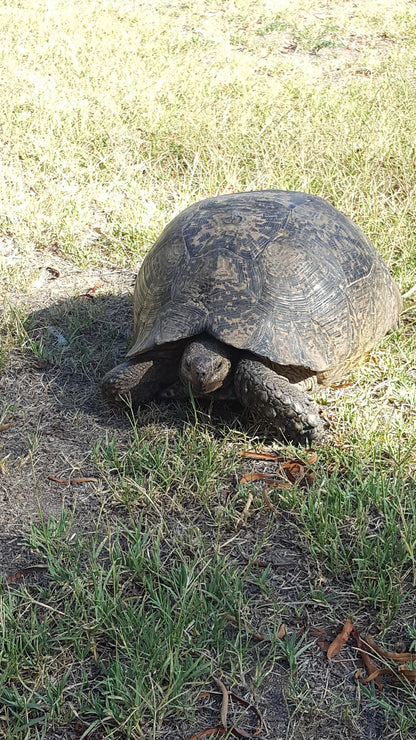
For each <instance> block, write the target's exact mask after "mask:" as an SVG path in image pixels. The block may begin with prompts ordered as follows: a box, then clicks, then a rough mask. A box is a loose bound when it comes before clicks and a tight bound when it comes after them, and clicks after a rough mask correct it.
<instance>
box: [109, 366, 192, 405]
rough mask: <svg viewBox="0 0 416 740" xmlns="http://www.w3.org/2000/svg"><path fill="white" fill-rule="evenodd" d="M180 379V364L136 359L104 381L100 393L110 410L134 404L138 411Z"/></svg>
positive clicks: (118, 368)
mask: <svg viewBox="0 0 416 740" xmlns="http://www.w3.org/2000/svg"><path fill="white" fill-rule="evenodd" d="M177 377H178V363H177V362H175V361H171V362H170V363H169V362H167V361H166V359H165V358H158V357H156V358H151V359H149V357H147V359H145V358H140V357H134V358H132V359H128V360H126V361H125V362H122V363H121V365H117V367H115V368H113V370H110V371H109V372H108V373H107V374H106V375H105V376H104V378H103V379H102V381H101V392H102V394H103V397H104V399H105V400H106V401H107V403H109V404H110V406H118V407H121V408H126V403H128V402H129V401H131V405H132V407H133V409H134V410H135V411H136V410H137V408H138V407H139V406H141V405H142V404H143V403H149V401H152V400H153V399H154V398H156V397H157V396H158V395H159V393H160V392H161V391H163V390H164V389H165V388H166V387H167V386H169V385H171V384H172V383H174V381H175V380H176V379H177Z"/></svg>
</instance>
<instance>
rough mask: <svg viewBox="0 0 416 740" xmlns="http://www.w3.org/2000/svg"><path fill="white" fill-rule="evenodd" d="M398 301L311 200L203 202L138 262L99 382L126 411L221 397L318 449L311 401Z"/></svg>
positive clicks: (364, 246)
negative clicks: (127, 341)
mask: <svg viewBox="0 0 416 740" xmlns="http://www.w3.org/2000/svg"><path fill="white" fill-rule="evenodd" d="M401 305H402V303H401V296H400V293H399V289H398V287H397V285H396V283H395V282H394V281H393V279H392V278H391V276H390V274H389V272H388V270H387V267H386V265H385V264H384V262H383V261H382V259H381V257H380V255H379V254H378V253H377V252H376V250H375V248H374V247H373V246H372V244H371V242H370V241H369V239H368V238H367V237H366V236H365V234H364V233H363V231H361V229H360V228H359V227H358V226H357V225H356V224H355V223H354V222H353V221H352V220H351V219H350V218H349V217H347V216H345V215H343V214H342V213H340V212H339V211H338V210H337V209H335V208H334V207H333V206H332V205H330V204H329V203H328V202H327V201H325V200H324V199H322V198H320V197H318V196H314V195H309V194H305V193H300V192H287V191H282V190H264V191H258V192H244V193H231V194H226V195H220V196H217V197H213V198H207V199H205V200H202V201H200V202H198V203H195V204H193V205H191V206H189V207H188V208H187V209H186V210H184V211H183V212H182V213H180V214H179V215H178V216H176V218H174V219H173V221H171V222H170V223H169V224H168V225H167V226H166V228H165V230H164V231H163V233H162V234H161V236H160V237H159V239H158V240H157V241H156V243H155V244H154V245H153V247H152V248H151V250H150V251H149V253H148V254H147V256H146V257H145V259H144V261H143V264H142V266H141V269H140V271H139V273H138V276H137V280H136V286H135V293H134V337H135V338H134V343H133V346H132V347H131V349H130V350H129V352H128V353H127V357H126V360H125V362H123V363H122V364H121V365H118V366H117V367H116V368H114V369H113V370H111V371H110V372H108V373H107V374H106V375H105V377H104V379H103V381H102V392H103V396H104V398H105V399H106V400H107V401H108V402H109V403H110V404H113V405H114V404H115V405H123V404H125V399H126V397H127V396H129V397H130V399H131V404H132V406H133V408H134V409H135V410H137V409H138V407H139V406H140V405H142V404H144V403H146V402H149V401H150V400H152V399H156V400H158V399H163V398H169V397H172V396H177V397H181V396H183V395H184V394H186V393H192V394H193V395H194V396H196V397H199V396H207V397H209V398H212V399H218V400H221V399H227V398H234V399H238V401H239V402H240V403H241V404H242V405H243V406H244V407H247V408H248V409H249V410H250V411H251V413H252V415H253V416H254V418H255V420H257V421H258V422H261V423H262V424H264V425H265V427H267V428H269V429H271V430H272V431H273V432H274V433H275V434H278V435H279V436H281V437H283V438H284V439H286V440H287V441H289V440H290V441H293V442H295V443H301V444H305V443H307V442H308V441H309V442H312V441H315V440H317V439H319V438H320V437H321V436H322V433H323V423H322V420H321V418H320V415H319V409H318V406H317V404H316V402H315V400H314V399H313V398H312V397H311V395H310V393H311V392H313V391H315V390H316V388H317V386H318V385H324V386H325V385H330V384H331V383H333V382H334V381H335V380H337V379H339V378H340V377H341V376H343V375H344V374H345V372H346V371H348V370H349V368H350V367H351V366H353V365H354V364H357V363H358V361H359V360H360V359H361V358H362V357H363V356H364V355H365V354H366V353H367V352H368V351H369V350H370V349H371V348H372V347H373V346H374V345H375V344H376V342H378V341H379V340H380V339H381V338H382V337H383V336H384V335H385V334H386V333H387V332H388V331H389V330H391V329H393V328H395V327H397V325H398V321H399V313H400V309H401Z"/></svg>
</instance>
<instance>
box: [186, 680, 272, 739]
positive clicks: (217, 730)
mask: <svg viewBox="0 0 416 740" xmlns="http://www.w3.org/2000/svg"><path fill="white" fill-rule="evenodd" d="M212 678H213V680H214V681H215V683H216V684H217V685H218V687H219V688H220V690H221V696H222V703H221V724H220V725H216V726H215V727H207V728H205V729H204V730H201V731H200V732H197V733H196V735H192V737H191V738H190V740H201V739H202V738H206V737H213V736H214V735H216V734H218V735H219V736H220V737H224V735H232V737H237V738H250V737H251V736H256V735H259V734H260V732H261V731H262V729H263V724H264V722H263V717H262V715H261V714H260V712H259V710H258V709H257V708H256V707H255V706H254V705H253V704H251V703H250V702H249V701H247V700H246V699H243V698H242V697H241V696H238V694H234V693H233V692H232V691H228V689H227V688H226V686H225V685H224V683H223V682H222V681H221V680H220V679H219V678H216V677H215V676H212ZM207 696H218V694H217V693H214V692H213V691H204V692H203V693H202V694H200V697H199V698H200V699H201V698H204V697H207ZM230 698H231V699H232V700H233V701H234V702H237V703H238V704H241V706H243V707H244V708H245V709H249V710H250V711H251V712H254V714H255V715H256V717H257V719H258V722H259V727H258V728H257V730H256V731H255V732H254V733H253V732H252V733H250V734H249V733H247V732H246V731H245V730H242V729H241V727H235V726H232V727H228V726H227V714H228V707H229V700H230Z"/></svg>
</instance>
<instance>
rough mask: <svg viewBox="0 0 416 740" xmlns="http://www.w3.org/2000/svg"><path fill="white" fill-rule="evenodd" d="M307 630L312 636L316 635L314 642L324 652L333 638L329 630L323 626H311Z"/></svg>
mask: <svg viewBox="0 0 416 740" xmlns="http://www.w3.org/2000/svg"><path fill="white" fill-rule="evenodd" d="M308 632H309V634H310V635H311V636H312V637H316V644H317V645H318V647H319V648H320V649H321V650H322V652H323V653H325V654H326V653H327V652H328V648H329V646H330V645H331V643H332V642H333V640H334V638H333V636H332V635H331V634H330V632H329V631H328V630H326V629H325V627H311V628H310V629H309V630H308Z"/></svg>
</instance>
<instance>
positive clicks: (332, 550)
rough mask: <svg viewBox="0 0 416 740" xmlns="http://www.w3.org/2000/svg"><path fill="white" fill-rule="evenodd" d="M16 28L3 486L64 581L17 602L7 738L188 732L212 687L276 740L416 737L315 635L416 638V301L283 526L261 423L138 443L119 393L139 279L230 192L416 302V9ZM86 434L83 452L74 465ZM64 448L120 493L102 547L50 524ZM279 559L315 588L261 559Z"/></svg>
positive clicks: (183, 413) (6, 58)
mask: <svg viewBox="0 0 416 740" xmlns="http://www.w3.org/2000/svg"><path fill="white" fill-rule="evenodd" d="M0 28H1V29H2V31H1V32H0V33H1V35H2V43H1V44H0V64H1V68H2V86H1V89H0V101H1V105H0V110H1V114H0V142H1V155H0V156H1V167H0V204H1V205H0V285H1V295H0V307H1V310H2V319H1V325H0V368H1V377H0V382H1V383H2V386H1V393H2V394H3V395H4V398H3V397H2V399H1V402H0V403H1V405H0V414H1V416H0V425H2V424H6V423H7V422H9V420H10V419H13V424H12V426H11V427H10V429H8V430H7V435H10V436H7V435H6V431H5V432H0V435H1V436H0V474H1V476H2V480H4V487H5V491H6V494H5V495H8V496H9V503H10V500H12V499H13V491H14V490H15V489H14V488H13V486H14V485H15V486H16V490H17V487H18V486H19V487H20V489H21V490H25V491H27V496H28V498H29V497H30V495H31V493H30V492H31V491H32V490H34V491H35V493H34V494H33V495H34V498H35V502H36V508H39V509H40V514H38V515H37V516H38V519H39V520H40V523H38V524H37V525H35V526H33V528H32V533H31V535H30V542H29V545H28V546H29V548H30V549H31V551H32V556H31V557H32V558H35V560H36V562H37V563H38V564H41V565H42V566H43V567H42V570H41V571H40V572H39V573H37V572H36V574H35V575H34V574H31V575H30V577H28V579H27V583H26V584H24V585H19V583H20V581H19V582H17V583H13V584H11V585H7V584H3V587H2V588H3V590H2V593H1V618H0V627H1V629H0V634H1V635H2V643H1V646H0V665H1V673H0V737H5V738H11V737H13V738H22V739H23V738H24V739H25V740H26V738H29V739H31V738H45V740H50V737H51V734H50V733H52V732H54V730H55V728H58V729H61V728H63V731H64V732H65V731H66V730H67V729H68V728H71V731H72V730H73V728H74V727H75V730H74V731H77V732H79V734H81V735H84V736H85V737H87V736H89V737H91V738H94V736H96V737H97V738H98V737H100V733H102V732H104V733H105V734H106V737H114V738H116V737H132V738H136V737H152V738H153V737H154V738H156V737H162V736H163V735H164V734H165V736H169V737H171V738H176V737H178V736H179V734H180V733H182V735H181V737H182V736H183V737H188V735H189V736H190V735H191V732H188V729H189V727H190V726H191V724H192V721H193V719H192V717H193V711H194V703H195V697H196V696H197V695H198V694H199V692H200V690H201V687H202V686H206V684H207V682H209V677H210V675H211V674H212V673H213V672H215V671H218V672H219V671H222V672H223V674H224V676H225V677H226V679H227V681H228V683H229V685H231V686H235V687H238V691H239V692H240V693H244V694H245V696H248V697H249V698H250V700H255V702H257V703H258V704H259V706H261V707H262V710H267V712H268V716H269V725H270V726H269V728H268V730H267V732H268V733H269V734H268V736H270V737H275V736H276V737H277V736H279V733H280V735H281V736H282V737H285V738H287V740H289V738H291V737H295V736H296V737H309V736H310V733H311V732H315V734H316V735H317V736H320V737H322V738H333V737H338V736H340V734H339V733H340V732H343V733H344V734H345V736H346V737H357V736H360V733H364V735H365V733H366V732H367V735H371V733H373V734H374V732H375V731H376V730H377V732H379V733H380V732H384V735H383V736H385V737H386V738H411V737H413V736H414V732H415V727H416V702H415V695H414V686H413V685H407V686H404V687H403V686H400V687H398V688H397V687H391V686H390V687H387V689H386V690H385V691H383V693H382V694H376V693H374V691H372V690H371V689H367V688H365V687H359V686H355V687H354V686H352V685H351V689H349V687H348V685H347V682H346V681H345V680H344V678H345V673H346V672H347V668H345V672H344V674H342V675H341V674H337V670H341V669H337V666H333V665H329V666H328V665H327V664H326V663H325V664H324V663H323V662H322V663H320V662H319V656H317V648H316V645H315V644H310V642H309V641H308V639H307V638H305V637H304V635H303V634H302V629H301V628H300V627H299V620H302V619H303V620H309V621H311V622H312V623H313V622H314V621H315V620H316V621H318V622H320V623H323V622H325V623H328V622H330V623H332V624H337V623H338V622H341V621H342V620H343V619H344V618H345V617H346V616H347V615H348V614H353V617H354V620H355V621H356V622H357V623H359V624H360V626H361V625H363V626H364V625H365V626H366V628H367V627H368V626H370V628H372V629H373V630H377V631H378V633H379V634H378V638H377V639H378V640H379V641H382V642H384V644H386V645H388V646H390V647H391V648H392V649H394V645H395V643H396V642H397V641H398V642H400V641H402V642H404V643H405V645H406V648H409V646H410V644H411V643H412V641H414V638H415V624H414V614H415V606H416V604H415V599H414V586H415V578H416V570H415V557H416V553H415V546H414V543H415V541H416V509H415V504H414V500H415V483H414V480H415V444H416V423H415V406H416V395H415V356H416V348H415V338H414V337H415V332H414V324H415V303H414V294H413V296H411V297H409V298H408V300H406V302H405V310H404V313H403V320H402V325H401V327H400V328H399V329H398V330H397V331H396V332H394V333H393V334H392V335H390V336H389V337H387V338H386V339H385V340H384V341H383V342H382V343H381V345H380V346H379V347H378V348H377V349H376V350H374V352H373V353H372V354H371V357H369V358H367V361H366V362H365V363H364V364H363V365H362V366H361V367H360V368H358V369H357V370H355V371H354V372H353V373H352V374H351V375H350V376H349V378H348V381H347V382H348V384H347V385H346V386H345V387H343V388H342V389H333V390H332V391H329V392H321V393H320V395H319V398H318V400H319V403H320V404H321V406H322V407H323V409H324V415H325V416H326V419H327V422H328V426H329V430H330V431H329V437H328V439H327V441H326V442H325V443H324V444H323V445H322V446H321V447H320V448H319V450H318V460H317V462H316V463H315V464H314V473H315V479H314V482H313V484H312V485H311V486H309V487H303V486H298V485H294V486H292V487H291V488H290V489H288V490H281V491H278V492H274V493H273V494H271V495H272V499H273V502H274V504H275V506H276V507H277V508H278V511H279V512H280V514H279V515H276V514H274V513H273V512H271V511H269V510H268V509H267V508H266V507H265V505H264V502H263V499H262V496H261V490H260V488H259V487H258V484H245V485H239V484H238V480H239V478H240V476H241V474H242V473H244V472H247V470H248V469H249V466H250V465H251V463H249V462H247V461H244V460H242V459H241V457H240V456H239V455H238V451H239V450H240V449H241V448H248V447H251V446H256V447H258V446H260V445H261V444H262V443H263V440H262V438H261V437H259V436H258V434H257V430H255V429H252V428H249V433H250V434H251V436H248V433H247V419H243V420H242V422H241V423H240V421H235V418H234V417H233V416H232V415H230V416H226V417H221V418H220V415H218V414H216V412H215V411H212V410H211V409H207V408H202V407H201V408H199V407H197V406H195V405H194V406H193V407H192V406H191V407H188V408H179V407H174V406H173V407H170V409H169V408H166V407H162V408H161V409H156V407H151V408H148V409H145V410H143V412H142V416H141V417H140V419H139V420H138V421H135V420H132V419H130V418H129V417H128V418H129V421H128V422H127V423H125V424H124V427H123V423H122V422H114V420H113V419H112V418H110V416H109V415H108V414H107V415H106V413H107V412H105V411H104V410H103V409H102V407H100V401H99V399H98V396H97V393H96V386H97V384H98V382H99V379H100V377H102V375H103V374H104V373H105V372H106V370H108V369H109V368H110V367H112V366H113V365H114V364H115V362H117V361H118V359H119V357H121V356H122V354H123V351H124V348H125V345H126V344H127V343H128V341H129V332H130V331H131V329H130V320H131V319H130V311H131V306H130V303H129V299H128V298H127V297H126V294H127V293H129V292H130V289H131V273H132V272H133V271H135V270H136V269H137V265H138V263H139V262H140V260H141V259H142V257H143V255H144V254H145V252H146V251H147V249H148V248H149V247H150V245H151V243H152V242H153V240H154V239H155V238H156V237H157V236H158V234H159V233H160V231H161V230H162V228H163V226H164V225H165V224H166V223H167V222H168V221H169V220H170V219H171V218H172V217H173V216H174V215H175V214H177V213H178V212H179V211H180V210H181V209H183V208H184V207H186V206H187V205H188V204H190V203H192V202H194V201H196V200H198V199H200V198H204V197H206V196H209V195H214V194H217V193H221V192H228V191H234V190H238V191H239V190H243V191H244V190H252V189H263V188H282V189H294V190H304V191H308V192H312V193H314V194H316V195H320V196H323V197H325V198H327V199H328V200H330V201H331V203H333V204H334V205H335V206H336V207H338V208H339V209H340V210H342V211H344V212H346V213H348V214H349V215H351V216H353V218H354V219H355V220H356V221H357V223H359V225H360V226H362V228H363V229H364V230H365V231H366V233H367V234H368V235H369V236H370V238H371V239H372V241H373V242H374V244H375V246H376V247H377V249H378V250H379V252H380V253H381V254H382V255H383V257H384V259H385V260H386V262H387V263H388V265H389V268H390V270H391V272H392V274H393V275H394V276H395V278H396V280H397V281H398V283H399V285H400V288H401V290H402V292H403V293H404V292H406V291H408V290H409V289H411V288H412V286H413V285H415V284H416V241H415V240H416V236H415V234H416V229H415V226H416V218H415V207H414V203H415V202H416V184H415V177H414V155H415V145H414V142H415V140H416V124H415V120H414V116H412V115H411V111H412V110H413V109H414V105H415V96H416V93H415V85H414V65H415V57H416V33H415V31H416V10H415V7H414V4H412V3H409V2H405V0H399V1H398V2H396V3H393V4H392V3H387V2H384V1H381V2H379V3H377V4H375V3H374V4H372V3H365V2H357V3H355V5H354V7H352V6H351V4H349V3H344V2H343V3H341V2H340V3H332V4H328V3H325V2H323V1H322V2H319V3H316V2H311V0H299V2H298V3H293V2H289V1H287V2H286V1H284V2H280V3H279V4H274V3H269V2H266V0H260V1H257V2H253V1H251V0H238V1H237V2H236V3H234V4H231V5H227V4H226V5H224V4H223V3H222V4H221V3H217V2H215V0H196V1H195V2H193V3H192V4H188V3H186V2H166V1H165V0H158V1H157V2H155V3H150V4H149V3H141V2H138V1H137V0H106V1H105V2H102V1H100V2H98V0H89V1H88V2H87V0H80V2H78V3H64V2H62V0H50V1H48V2H46V0H42V1H41V2H36V3H35V2H34V0H18V1H16V2H13V3H11V2H7V1H6V0H5V1H4V2H3V3H1V6H0ZM48 270H49V271H48ZM103 275H104V283H103V284H102V287H100V288H99V289H98V290H97V292H96V293H95V294H94V296H95V297H94V298H93V299H91V298H88V297H85V296H83V295H82V292H83V291H84V290H85V287H84V286H85V281H86V282H87V285H88V286H90V287H92V286H93V285H94V284H96V283H98V282H99V279H100V278H101V276H103ZM117 275H121V278H120V282H119V283H116V276H117ZM124 275H125V276H126V282H125V283H123V280H124V277H123V276H124ZM127 277H128V278H129V281H128V282H127ZM120 285H121V286H122V287H121V288H120ZM81 286H82V287H81ZM116 286H117V287H116ZM34 367H35V370H34ZM48 368H50V372H49V371H48ZM42 372H44V374H41V375H40V376H39V373H42ZM48 372H49V374H48ZM35 373H38V375H36V379H34V374H35ZM39 378H40V380H39ZM30 384H33V385H30ZM25 385H27V386H28V388H29V389H28V390H27V389H25V387H24V386H25ZM32 388H33V393H32ZM25 392H26V395H25ZM32 404H33V406H32ZM31 414H33V419H32V417H31ZM243 429H245V430H246V431H242V430H243ZM56 430H57V431H56ZM85 430H89V434H90V436H89V437H88V439H89V440H90V441H89V443H88V445H87V446H86V447H85V448H83V449H82V450H81V451H80V452H79V453H78V452H73V453H72V452H71V448H70V447H69V448H67V447H65V448H64V447H63V445H64V442H65V441H66V437H67V436H68V437H69V440H70V441H71V440H72V442H73V443H74V440H75V439H76V437H77V435H81V434H82V433H84V431H85ZM53 434H56V439H57V440H58V442H59V440H61V443H62V448H63V451H62V458H63V459H64V462H65V466H66V468H65V469H68V470H70V471H73V470H79V469H80V467H82V464H83V463H82V462H80V459H81V458H82V460H83V461H85V460H87V461H88V465H90V467H93V469H94V471H95V474H96V475H97V476H98V477H99V478H100V488H99V490H98V493H97V492H96V493H95V494H94V495H95V496H97V497H98V496H101V499H100V502H99V506H98V507H97V512H98V513H97V514H96V520H94V521H88V523H87V525H85V523H84V525H83V526H82V527H81V525H80V523H79V521H78V519H77V515H75V513H74V517H75V518H74V520H73V521H72V518H71V517H69V518H68V516H67V515H65V514H62V518H61V519H59V517H58V518H57V517H56V515H55V518H49V516H47V515H44V514H43V507H46V509H47V506H48V505H47V503H46V502H47V501H48V499H49V498H50V494H51V490H50V488H48V487H47V486H48V485H49V484H48V483H47V482H46V481H45V468H46V467H47V466H48V470H49V469H50V468H51V465H52V464H55V460H58V459H60V458H59V457H58V452H57V450H58V449H59V448H57V447H54V446H53V445H52V442H51V440H52V439H53V440H55V437H53V436H52V435H53ZM71 434H72V435H73V436H72V437H71ZM59 435H60V436H59ZM82 439H84V437H82ZM279 449H281V450H282V454H283V455H284V456H286V457H289V458H290V457H294V456H295V455H302V454H304V453H302V452H301V451H299V450H294V449H293V448H285V447H283V446H280V447H279ZM68 450H69V451H68ZM81 453H82V454H81ZM45 460H46V462H45ZM26 462H27V465H26ZM56 464H58V463H56ZM62 464H63V463H62ZM253 468H254V469H256V470H260V469H262V470H263V469H265V468H267V465H262V464H261V463H259V464H257V463H256V464H254V463H253ZM19 476H21V477H20V478H19ZM15 479H17V483H15ZM72 488H73V487H71V486H69V487H68V489H67V490H68V491H70V492H72ZM251 495H252V496H253V502H252V504H251V506H250V508H249V512H248V517H247V521H246V522H245V525H244V521H243V520H242V519H241V514H242V512H243V510H244V507H245V506H246V505H247V503H248V501H249V497H250V496H251ZM80 496H81V494H80ZM88 496H89V494H85V497H86V498H88ZM91 498H93V494H91ZM59 501H60V499H59ZM66 501H67V502H69V506H71V503H72V499H71V498H70V493H69V494H68V495H67V497H66ZM9 503H8V502H7V501H5V504H4V507H5V513H6V515H5V517H4V520H5V521H6V522H7V519H8V514H9V510H8V506H9ZM47 511H49V510H48V509H47ZM94 516H95V515H94ZM22 517H23V519H22V528H23V530H24V531H25V532H27V531H28V519H27V518H26V519H24V517H25V510H24V507H23V509H22ZM0 518H1V517H0ZM81 530H82V531H81ZM19 531H20V530H19ZM282 542H283V543H284V542H286V545H282ZM1 547H2V546H0V550H1ZM282 548H283V549H285V548H286V549H287V550H288V552H289V553H290V555H291V557H292V558H293V557H295V558H296V560H297V566H296V567H297V568H298V570H296V571H295V575H294V571H293V568H289V571H287V570H286V571H281V570H280V568H277V569H274V568H273V567H272V566H269V567H268V568H266V569H262V570H259V569H258V566H256V565H255V564H254V560H255V559H256V558H257V556H259V557H260V554H261V557H265V559H266V561H267V562H269V559H270V553H273V554H276V552H277V554H279V552H280V550H281V549H282ZM241 551H242V552H245V553H246V554H248V555H249V560H248V562H247V561H246V560H244V559H243V558H242V556H241ZM264 552H266V553H267V555H264ZM0 555H1V552H0ZM2 562H4V561H2ZM6 562H7V560H6ZM7 564H8V563H7ZM16 570H17V568H16ZM227 612H231V613H232V614H234V615H235V617H236V619H237V620H238V624H239V626H240V627H241V631H240V630H234V629H232V628H231V627H230V625H228V626H226V616H225V615H226V613H227ZM281 619H283V620H284V621H285V622H286V623H287V625H288V634H287V636H286V637H285V638H283V640H282V641H281V642H280V643H279V642H278V641H277V640H275V639H274V637H273V631H274V630H275V628H276V626H277V625H278V624H279V623H280V620H281ZM297 620H298V621H297ZM253 622H254V623H255V624H257V626H258V628H259V629H260V628H261V629H265V630H267V631H268V633H269V635H271V637H272V640H271V641H270V642H268V643H267V648H266V647H265V646H264V645H263V647H262V648H260V647H258V646H257V647H256V646H255V645H254V644H253V640H250V639H248V637H249V631H248V630H249V628H248V625H249V624H251V623H253ZM322 660H323V659H322ZM348 667H349V664H348ZM279 682H280V683H279ZM278 683H279V691H280V694H279V696H280V695H283V696H285V697H286V699H287V702H288V705H287V708H284V706H283V705H284V702H280V703H279V706H280V704H282V707H283V708H281V709H280V710H279V711H280V715H279V716H278V713H276V714H275V715H273V714H272V712H273V707H274V706H275V703H276V702H275V700H273V698H270V696H275V695H276V691H277V689H276V686H277V684H278ZM328 686H329V688H328ZM340 687H342V688H340ZM236 690H237V688H236ZM263 691H264V695H263V694H262V692H263ZM273 691H274V692H275V693H274V694H273ZM270 692H271V693H270ZM337 692H338V693H337ZM356 694H357V695H356ZM358 694H359V696H358ZM345 707H347V708H348V709H345ZM344 710H345V711H344ZM366 711H372V712H374V716H375V717H377V718H378V719H377V721H378V722H379V723H380V726H379V727H378V728H376V730H375V729H374V727H370V728H368V729H367V730H365V724H363V722H364V720H363V717H365V712H366ZM284 712H287V713H286V714H285V713H284ZM210 719H211V717H210ZM180 721H182V723H183V724H182V725H181V726H180V729H178V727H179V725H178V723H180ZM207 721H208V720H207ZM215 721H216V720H215V719H214V723H215ZM77 722H79V726H78V727H77V726H76V723H77ZM198 722H199V724H198ZM175 723H176V724H175ZM195 723H196V725H195V726H198V730H199V729H201V727H202V725H201V722H200V721H199V719H198V715H196V717H195ZM279 723H280V724H279ZM363 728H364V729H363ZM380 728H382V729H380ZM68 731H69V730H68ZM195 731H196V730H195ZM48 733H49V734H48ZM169 733H170V734H169ZM308 733H309V735H308ZM337 733H338V734H337ZM266 736H267V734H266ZM371 736H372V735H371Z"/></svg>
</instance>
